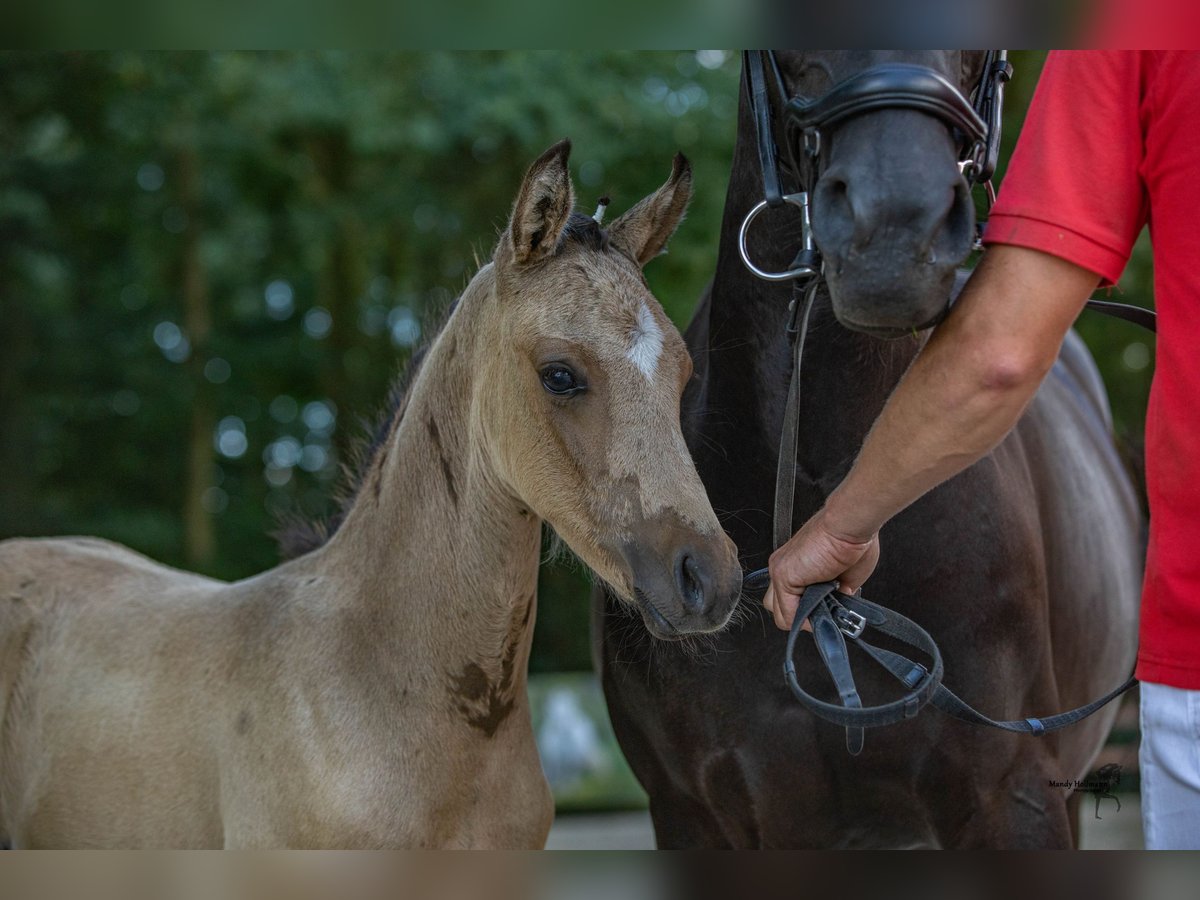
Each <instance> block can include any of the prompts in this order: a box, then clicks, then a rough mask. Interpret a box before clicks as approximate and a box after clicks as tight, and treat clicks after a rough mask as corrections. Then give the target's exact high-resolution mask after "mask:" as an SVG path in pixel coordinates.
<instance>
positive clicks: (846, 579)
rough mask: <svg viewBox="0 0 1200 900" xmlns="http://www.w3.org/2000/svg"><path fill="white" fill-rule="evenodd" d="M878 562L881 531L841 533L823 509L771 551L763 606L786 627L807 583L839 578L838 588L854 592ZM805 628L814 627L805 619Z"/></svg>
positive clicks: (788, 626)
mask: <svg viewBox="0 0 1200 900" xmlns="http://www.w3.org/2000/svg"><path fill="white" fill-rule="evenodd" d="M878 562H879V534H878V533H875V534H873V535H871V536H870V537H869V538H868V539H867V540H865V541H863V540H856V539H855V538H853V537H850V536H847V535H842V534H838V533H836V532H835V531H832V530H830V528H829V525H828V522H827V521H826V515H825V511H824V510H822V511H821V512H819V513H817V514H816V515H815V516H813V517H812V518H811V519H809V520H808V521H807V522H805V523H804V527H802V528H801V529H800V530H799V531H797V532H796V533H795V534H794V535H792V537H791V539H790V540H789V541H788V542H787V543H786V544H784V545H783V546H782V547H780V548H779V549H778V550H776V551H775V552H774V553H772V554H771V561H770V564H769V565H770V571H771V585H770V587H768V588H767V594H766V596H765V597H763V606H765V607H766V608H767V609H768V610H770V611H771V614H772V615H773V616H774V617H775V624H776V625H778V626H779V627H780V628H782V629H784V630H785V631H787V630H789V629H790V628H791V627H792V619H793V618H795V616H796V607H797V606H798V605H799V603H800V595H801V594H803V593H804V589H805V588H806V587H808V585H810V584H819V583H820V582H822V581H837V582H838V589H839V590H841V591H842V592H843V593H846V594H852V593H854V592H855V591H857V590H858V589H859V588H860V587H862V584H863V582H864V581H866V580H867V579H868V578H870V577H871V573H872V572H874V571H875V565H876V563H878ZM804 629H805V631H811V630H812V627H811V626H810V625H809V624H808V623H807V622H805V623H804Z"/></svg>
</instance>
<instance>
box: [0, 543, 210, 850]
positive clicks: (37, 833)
mask: <svg viewBox="0 0 1200 900" xmlns="http://www.w3.org/2000/svg"><path fill="white" fill-rule="evenodd" d="M224 587H225V586H224V585H222V584H221V583H220V582H217V581H213V580H211V579H208V578H204V577H201V576H198V575H194V574H190V573H187V572H181V571H177V570H174V569H170V568H168V567H166V566H162V565H159V564H157V563H155V562H153V561H151V560H149V559H147V558H146V557H144V556H141V555H139V554H137V553H134V552H133V551H131V550H129V549H127V548H125V547H121V546H119V545H117V544H113V543H110V542H108V541H103V540H98V539H95V538H60V539H47V540H24V539H21V540H10V541H4V542H0V704H2V705H0V736H2V741H0V831H3V832H4V834H3V837H4V838H5V839H7V840H9V841H11V842H13V843H14V844H15V845H17V846H26V845H30V844H39V843H42V842H43V840H42V839H43V838H50V837H51V836H52V841H51V842H52V843H58V844H69V845H73V846H87V845H88V844H89V843H92V842H94V841H95V840H96V839H97V837H96V836H97V835H99V834H103V835H106V836H108V837H106V838H105V843H109V844H110V845H111V836H112V835H120V836H121V837H122V838H123V839H124V840H127V841H128V842H130V843H132V844H139V845H142V846H146V845H150V846H156V845H157V846H198V845H206V846H212V845H214V844H217V845H219V844H220V843H221V842H222V839H221V834H220V819H219V817H218V815H217V810H216V808H215V807H216V806H217V802H216V800H215V798H216V797H217V796H218V788H217V786H216V785H215V783H214V782H215V777H216V772H215V771H213V770H212V769H213V767H212V765H211V756H210V755H209V753H208V750H209V748H210V747H211V744H212V740H213V735H211V734H210V733H208V726H207V724H206V723H209V722H212V721H213V720H214V717H213V716H212V712H213V710H212V708H211V707H212V706H213V705H214V704H215V703H217V702H218V699H217V698H218V697H219V696H220V695H219V694H218V693H216V692H214V691H212V690H211V689H210V688H211V685H212V684H213V682H214V680H217V679H221V678H223V677H224V676H225V675H226V674H227V671H228V667H229V664H230V662H229V659H228V657H227V655H226V654H227V651H226V650H224V649H223V648H226V647H227V646H228V644H227V642H225V641H222V640H220V635H221V633H223V632H226V631H227V630H228V627H229V626H228V624H227V619H228V616H229V608H228V605H227V604H223V603H221V602H220V600H219V599H218V598H219V594H220V591H221V590H222V588H224ZM147 674H150V677H146V676H147ZM181 712H182V714H181ZM150 722H153V723H154V726H153V729H150V728H149V727H147V723H150ZM50 748H54V749H53V751H51V749H50ZM206 760H207V762H206ZM80 779H83V780H85V781H86V782H87V783H88V784H89V785H90V787H91V792H90V794H89V796H88V797H87V799H86V801H85V802H83V803H80V798H79V796H78V795H77V794H75V795H73V796H72V797H71V798H70V801H71V803H70V805H71V809H72V813H71V816H70V817H69V820H68V817H65V816H63V815H61V814H60V813H61V811H62V810H63V808H65V806H66V801H67V797H66V796H64V795H63V794H62V793H61V792H62V791H64V790H67V788H66V787H65V785H68V784H72V783H77V782H78V781H79V780H80ZM154 796H158V797H162V796H170V797H172V798H174V800H175V802H176V803H178V804H179V806H180V807H181V808H194V809H196V810H197V815H195V816H193V817H190V818H189V820H188V821H187V822H186V823H185V822H181V821H180V819H179V817H178V816H174V815H172V816H167V817H163V820H162V821H159V820H158V819H157V818H156V817H155V815H154V812H153V810H152V809H151V808H150V804H149V803H145V804H144V803H142V802H140V800H139V798H143V797H145V798H149V797H154ZM114 811H119V812H115V813H114ZM168 820H169V821H173V822H175V823H176V824H175V825H173V826H168V825H166V824H165V823H166V821H168ZM13 822H21V823H23V826H22V828H21V831H22V833H11V832H10V829H11V828H12V826H11V823H13Z"/></svg>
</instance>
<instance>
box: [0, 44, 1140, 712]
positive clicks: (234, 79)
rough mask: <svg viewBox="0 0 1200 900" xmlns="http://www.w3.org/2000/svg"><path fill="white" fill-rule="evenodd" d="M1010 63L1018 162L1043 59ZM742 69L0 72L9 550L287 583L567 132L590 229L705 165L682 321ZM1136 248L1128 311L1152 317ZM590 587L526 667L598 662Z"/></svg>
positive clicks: (93, 68) (1134, 428)
mask: <svg viewBox="0 0 1200 900" xmlns="http://www.w3.org/2000/svg"><path fill="white" fill-rule="evenodd" d="M1012 59H1013V63H1014V67H1015V69H1016V78H1015V80H1014V82H1013V83H1012V84H1011V85H1010V86H1009V89H1008V102H1007V105H1006V112H1005V116H1006V121H1005V158H1007V153H1008V151H1009V150H1010V149H1011V146H1012V143H1013V141H1014V140H1015V138H1016V135H1017V133H1018V130H1019V127H1020V124H1021V120H1022V117H1023V114H1024V111H1025V108H1026V106H1027V104H1028V100H1029V97H1030V96H1031V94H1032V91H1033V88H1034V85H1035V83H1036V78H1037V74H1038V71H1039V69H1040V66H1041V63H1042V59H1043V56H1042V54H1038V53H1014V54H1013V56H1012ZM739 65H740V59H739V56H738V54H737V53H736V52H734V51H722V50H704V51H697V52H691V51H689V52H620V53H612V52H516V51H503V52H463V53H450V52H429V53H425V52H422V53H416V52H411V53H311V52H271V53H227V52H220V53H84V52H77V53H23V52H22V53H14V52H7V53H3V54H0V473H2V476H0V538H3V537H8V536H12V535H58V534H90V535H99V536H102V537H106V538H110V539H112V540H115V541H119V542H121V543H124V544H127V545H129V546H130V547H133V548H134V549H136V550H139V551H141V552H143V553H146V554H148V555H149V556H151V557H153V558H155V559H158V560H161V561H162V562H165V563H168V564H170V565H174V566H180V567H184V568H188V569H193V570H196V571H199V572H204V573H207V574H211V575H215V576H217V577H220V578H227V579H235V578H240V577H243V576H247V575H250V574H252V573H255V572H258V571H260V570H262V569H265V568H268V567H270V566H272V565H274V564H275V563H276V562H277V561H278V554H277V550H276V546H275V543H274V541H273V539H272V537H271V532H272V531H273V530H274V529H275V528H276V527H277V525H278V521H279V519H280V518H281V517H286V516H289V515H303V516H322V515H325V514H327V513H329V512H330V511H331V509H332V507H333V502H332V496H333V493H334V488H335V486H336V483H337V482H338V479H339V471H340V467H341V465H342V464H343V463H344V462H345V461H347V459H348V458H349V453H350V449H351V448H352V446H353V445H354V442H355V440H356V439H357V438H358V437H359V436H360V435H361V433H362V425H361V423H362V421H363V420H366V419H371V418H372V417H373V416H374V415H375V413H376V412H377V411H378V410H379V409H380V408H381V406H382V404H383V402H384V398H385V396H386V393H387V388H388V384H389V382H390V380H391V379H392V378H393V377H394V376H395V374H396V373H397V372H398V371H399V369H400V368H401V367H403V365H404V364H405V361H406V360H407V359H408V357H409V355H410V354H411V353H412V351H413V348H414V347H416V346H419V345H420V343H421V341H422V340H423V338H424V336H425V334H426V333H427V331H428V329H429V327H430V324H431V323H432V322H436V321H437V320H438V317H439V316H440V314H441V313H442V312H443V310H444V309H445V308H446V306H447V305H448V304H449V303H450V301H451V300H452V298H453V297H454V296H455V295H456V294H457V293H458V292H459V291H460V290H461V288H462V287H463V286H464V285H465V283H466V281H467V280H468V279H469V278H470V276H471V275H472V274H473V272H474V271H475V268H476V263H477V260H480V259H486V258H488V256H489V255H490V252H491V248H492V246H493V243H494V241H495V238H496V236H497V232H498V229H499V228H500V227H501V226H502V225H503V224H504V222H505V221H506V218H507V214H508V210H509V207H510V204H511V202H512V199H513V196H514V194H515V192H516V189H517V187H518V185H519V183H520V179H521V176H522V174H523V172H524V170H525V168H526V167H527V166H528V164H529V163H530V162H531V161H532V160H533V159H534V158H535V157H536V156H537V155H538V154H539V153H541V151H542V150H544V149H545V148H546V147H547V146H549V145H550V144H551V143H553V142H554V141H556V140H558V139H559V138H561V137H564V136H569V137H571V138H572V140H573V141H574V148H575V149H574V152H573V154H572V159H571V167H572V173H573V176H574V180H575V184H576V189H577V193H578V197H579V203H580V206H581V208H583V209H584V210H585V211H587V212H591V211H592V209H593V208H594V206H595V201H596V199H597V198H598V197H600V196H601V195H602V194H609V195H611V197H612V200H613V206H612V208H611V214H612V215H615V214H618V213H619V212H621V211H623V210H624V209H625V208H627V207H628V206H629V205H631V204H632V203H633V202H635V201H636V200H637V199H639V198H640V197H642V196H643V195H644V194H646V193H649V192H650V191H651V190H653V189H654V188H655V187H657V186H658V185H659V184H660V183H661V182H662V181H663V180H664V179H665V177H666V175H667V174H668V172H669V171H670V162H671V157H672V155H673V154H674V153H675V152H676V150H682V151H683V152H684V153H685V154H687V155H688V156H689V157H690V158H691V160H692V163H693V165H694V167H695V172H696V196H695V200H694V201H693V204H692V207H691V213H690V215H689V217H688V219H687V221H686V222H685V223H684V225H683V226H682V228H681V229H680V231H679V233H678V234H677V235H676V237H675V239H674V240H673V242H672V244H671V252H670V254H669V255H668V256H666V257H664V258H662V259H660V260H657V261H655V262H654V263H653V264H652V265H651V266H649V268H648V270H647V277H648V280H649V282H650V286H651V288H652V289H653V290H654V292H655V294H656V295H657V296H658V297H659V299H660V300H661V301H662V302H663V304H664V306H665V307H666V309H667V311H668V313H669V314H670V315H671V316H672V318H673V319H674V320H675V322H676V323H677V324H679V325H680V326H681V327H682V326H684V325H685V324H686V323H687V321H688V319H689V317H690V315H691V311H692V309H693V307H694V304H695V301H696V299H697V297H698V296H699V294H700V292H701V290H702V289H703V287H704V285H705V284H706V283H707V281H708V280H709V278H710V277H711V275H712V271H713V265H714V260H715V256H716V239H717V231H718V222H719V217H720V213H721V208H722V204H723V202H724V197H725V186H726V181H727V177H728V170H729V164H730V158H731V155H732V150H733V143H734V133H735V123H736V108H737V96H738V94H737V91H738V74H739ZM1001 171H1003V169H1001ZM1146 251H1147V248H1146V246H1144V243H1143V244H1139V249H1138V252H1137V254H1136V255H1135V258H1134V260H1133V261H1132V262H1131V264H1130V266H1129V267H1128V269H1127V271H1126V275H1125V278H1124V279H1123V280H1122V283H1121V285H1120V288H1119V289H1118V290H1117V291H1116V292H1115V294H1116V295H1121V296H1120V297H1119V298H1120V299H1125V300H1128V301H1131V302H1140V303H1143V304H1148V302H1149V300H1150V263H1149V258H1148V253H1147V252H1146ZM1080 330H1081V331H1082V332H1083V334H1084V336H1085V338H1086V339H1087V340H1088V342H1089V344H1090V346H1091V347H1092V349H1093V352H1094V353H1095V355H1096V356H1097V359H1098V361H1099V363H1100V366H1101V369H1102V370H1103V373H1104V376H1105V380H1106V382H1107V384H1108V387H1109V391H1110V395H1111V397H1112V401H1113V406H1114V409H1115V414H1116V421H1117V429H1118V433H1119V437H1120V440H1121V442H1122V444H1123V446H1124V447H1125V449H1126V451H1127V452H1128V453H1129V454H1130V455H1131V457H1133V458H1135V459H1136V458H1137V457H1138V456H1139V455H1140V452H1139V448H1140V446H1141V432H1142V420H1143V415H1144V410H1145V400H1146V395H1147V391H1148V388H1149V382H1150V377H1151V371H1152V362H1153V347H1152V344H1151V342H1150V341H1148V340H1147V339H1146V338H1145V337H1144V336H1143V335H1142V334H1141V333H1139V332H1138V330H1137V329H1136V328H1133V327H1132V326H1129V325H1125V324H1123V323H1119V322H1114V321H1110V320H1105V319H1098V318H1095V317H1088V316H1087V315H1086V314H1085V319H1084V320H1082V321H1081V325H1080ZM587 592H588V586H587V581H586V578H585V576H584V575H583V574H582V573H581V572H580V571H578V569H577V568H574V567H572V566H571V565H570V564H563V563H560V564H557V565H555V566H553V567H547V568H546V569H545V570H544V572H543V576H542V591H541V602H540V603H539V610H538V623H537V634H536V638H535V642H534V650H533V660H532V668H533V670H534V671H535V672H551V671H554V672H561V671H574V672H579V671H585V670H587V669H589V668H590V665H591V661H590V651H589V637H588V614H587V609H588V598H587ZM589 696H590V695H589ZM596 696H598V695H596ZM595 699H596V697H594V696H593V697H592V699H586V698H585V700H584V701H580V702H581V703H584V705H590V704H592V703H593V702H594V701H595ZM563 702H566V701H564V700H562V699H561V698H560V699H559V700H555V701H552V703H559V704H560V705H561V703H563Z"/></svg>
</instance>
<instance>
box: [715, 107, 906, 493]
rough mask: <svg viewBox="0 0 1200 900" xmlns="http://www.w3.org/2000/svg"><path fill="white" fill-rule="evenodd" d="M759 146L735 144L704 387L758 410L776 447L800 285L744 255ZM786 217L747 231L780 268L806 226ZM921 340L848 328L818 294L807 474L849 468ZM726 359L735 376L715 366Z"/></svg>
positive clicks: (806, 359) (807, 385) (803, 441)
mask: <svg viewBox="0 0 1200 900" xmlns="http://www.w3.org/2000/svg"><path fill="white" fill-rule="evenodd" d="M743 131H744V133H749V132H745V130H744V129H743ZM755 154H756V151H755V149H754V148H753V147H750V146H749V145H748V144H747V143H746V142H744V141H742V142H739V145H738V147H737V148H736V149H735V152H734V165H733V174H732V175H731V177H730V184H729V192H728V195H727V197H726V202H725V217H724V220H723V222H722V225H721V241H720V247H719V250H718V260H717V270H716V274H715V276H714V279H713V287H712V292H711V297H710V300H709V308H708V316H709V322H708V328H707V340H708V343H709V347H708V348H707V355H708V377H709V384H708V385H707V389H708V392H709V393H708V403H709V405H710V406H711V405H719V406H730V404H733V405H732V406H731V407H730V408H740V409H757V416H756V418H757V420H758V424H759V427H761V428H762V429H763V431H764V432H765V433H766V434H767V435H769V440H768V442H767V443H768V444H769V445H771V446H774V445H775V444H774V441H776V440H777V439H778V435H779V431H780V428H781V425H782V421H783V411H784V405H785V403H786V400H787V388H788V379H789V377H790V374H791V370H792V346H791V342H790V339H789V337H788V335H787V331H786V328H787V319H788V304H789V302H790V301H791V299H792V292H793V285H792V283H791V282H783V283H771V282H766V281H763V280H761V279H759V278H756V277H755V276H753V275H752V274H751V273H750V272H749V271H748V270H747V269H746V267H745V266H744V265H743V263H742V261H741V258H740V256H739V254H738V249H737V235H738V229H739V227H740V226H741V223H742V219H743V218H744V216H745V214H746V212H748V211H749V209H750V208H751V207H752V206H753V205H754V204H755V203H757V202H758V200H760V199H761V194H762V185H761V179H760V178H759V176H758V174H757V172H758V169H757V166H758V162H757V157H756V155H755ZM782 215H784V218H780V219H776V220H775V221H776V223H777V227H776V228H775V229H772V228H770V227H769V218H768V217H763V219H764V220H766V221H763V222H760V224H759V225H756V227H755V229H754V230H753V231H752V232H751V239H750V252H751V253H752V254H753V255H754V256H755V258H756V260H759V261H763V260H766V261H769V262H770V263H771V264H773V265H777V266H780V267H782V266H784V265H786V263H787V261H789V260H791V259H792V258H793V257H794V256H795V254H796V251H797V250H798V249H799V234H798V232H796V230H795V229H794V228H792V227H789V226H794V224H795V222H794V216H787V215H786V214H782ZM764 226H767V227H764ZM756 238H757V239H758V243H757V244H756V243H755V239H756ZM798 302H799V300H798ZM919 341H920V339H915V338H901V339H899V340H896V341H883V340H880V339H877V338H873V337H870V336H867V335H864V334H859V333H857V332H853V331H850V330H849V329H847V328H844V327H843V326H841V325H840V324H838V323H837V321H836V320H835V319H834V317H833V312H832V310H831V308H830V306H829V298H828V296H827V295H825V294H823V293H819V294H818V296H817V300H816V304H815V307H814V310H813V314H812V317H811V319H810V323H809V331H808V339H807V341H806V342H805V345H804V353H803V378H802V380H801V408H800V447H799V451H798V454H797V457H798V463H799V466H800V474H801V475H802V476H804V475H807V476H808V477H809V478H810V479H811V480H814V481H826V480H829V479H833V478H840V477H841V475H844V474H845V470H846V469H847V467H848V465H849V463H850V461H852V459H853V457H854V455H855V454H856V453H857V452H858V449H859V447H860V446H861V445H862V441H863V438H864V437H865V436H866V433H867V431H868V430H869V429H870V427H871V425H872V423H873V422H874V421H875V418H876V416H877V415H878V414H879V411H880V410H881V409H882V408H883V404H884V403H885V402H886V400H887V398H888V396H889V395H890V394H891V392H892V390H893V389H894V388H895V386H896V383H897V382H898V381H899V380H900V378H901V376H902V375H903V373H904V371H905V369H906V368H907V367H908V365H909V363H910V362H911V361H912V358H913V356H915V354H916V351H917V349H918V347H919ZM702 352H703V351H702ZM747 364H749V365H751V366H753V367H754V368H755V370H756V371H755V377H754V378H753V379H751V380H749V381H748V380H747V379H746V378H745V377H744V374H742V373H743V372H744V369H745V367H746V365H747ZM723 367H724V368H727V369H729V370H730V372H732V373H734V377H723V374H722V373H721V372H720V371H714V369H716V370H719V369H721V368H723ZM747 385H751V386H752V388H753V391H754V393H755V395H754V396H751V397H746V396H742V397H738V396H737V394H738V393H739V392H745V391H746V390H747ZM722 394H724V396H722Z"/></svg>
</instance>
